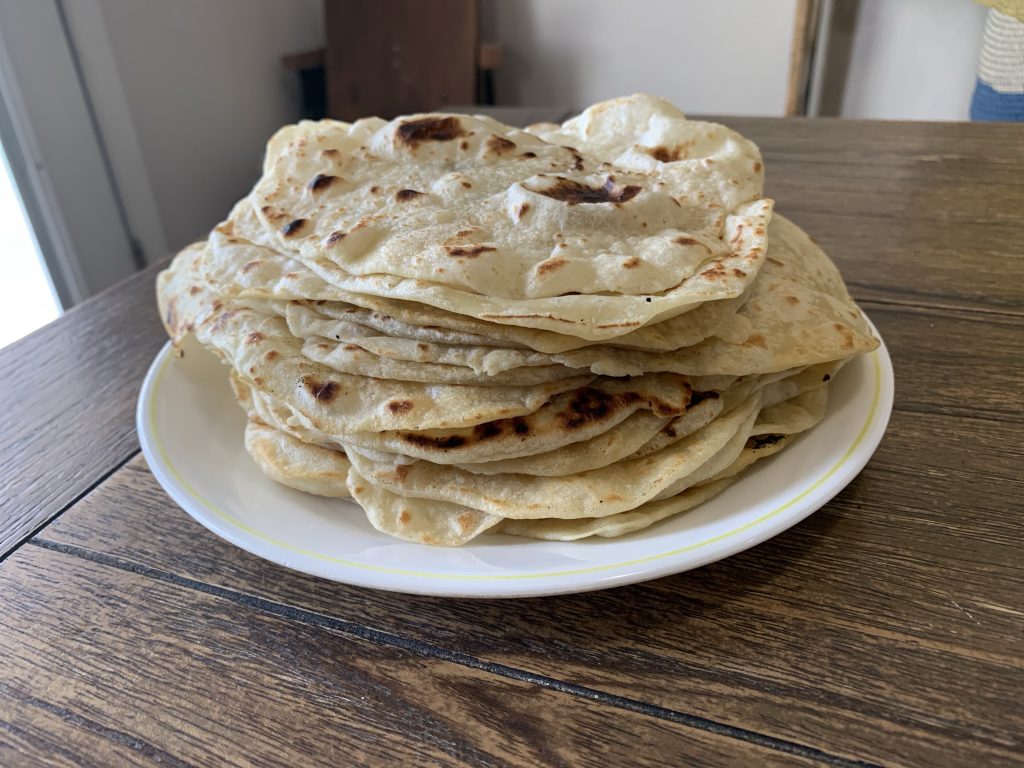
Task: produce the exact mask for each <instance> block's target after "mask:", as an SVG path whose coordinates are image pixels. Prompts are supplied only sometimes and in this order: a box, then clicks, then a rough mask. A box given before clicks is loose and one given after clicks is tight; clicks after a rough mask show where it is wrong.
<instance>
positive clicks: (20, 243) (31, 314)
mask: <svg viewBox="0 0 1024 768" xmlns="http://www.w3.org/2000/svg"><path fill="white" fill-rule="evenodd" d="M0 159H2V160H3V170H2V172H0V347H5V346H7V345H8V344H10V343H11V342H12V341H17V340H18V339H20V338H21V337H22V336H26V335H28V334H30V333H32V331H34V330H36V329H37V328H40V327H42V326H44V325H46V324H47V323H48V322H50V321H51V320H54V319H55V318H56V317H57V316H58V315H60V313H61V307H60V302H58V300H57V296H56V294H55V293H54V291H53V286H52V285H51V283H50V276H49V274H48V273H47V271H46V267H45V266H44V264H43V260H42V259H41V258H40V257H39V248H38V246H37V244H36V239H35V235H34V234H33V233H32V227H31V226H30V225H29V222H28V218H27V217H26V216H25V209H24V208H23V207H22V205H21V198H20V197H19V195H18V190H17V189H16V188H15V186H14V179H13V178H12V177H11V168H10V166H9V165H8V163H7V155H6V153H5V152H4V151H3V147H0Z"/></svg>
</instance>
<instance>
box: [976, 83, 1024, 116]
mask: <svg viewBox="0 0 1024 768" xmlns="http://www.w3.org/2000/svg"><path fill="white" fill-rule="evenodd" d="M971 120H1015V121H1024V93H1008V92H1003V91H997V90H996V89H995V88H993V87H992V86H991V85H989V84H988V83H986V82H984V81H983V80H981V79H980V78H979V79H978V82H977V84H976V85H975V86H974V97H973V98H972V99H971Z"/></svg>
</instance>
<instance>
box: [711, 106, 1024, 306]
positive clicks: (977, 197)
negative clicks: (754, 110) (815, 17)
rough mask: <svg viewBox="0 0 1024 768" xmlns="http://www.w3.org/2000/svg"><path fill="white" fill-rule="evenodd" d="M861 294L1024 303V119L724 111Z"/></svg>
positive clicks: (775, 189) (769, 185)
mask: <svg viewBox="0 0 1024 768" xmlns="http://www.w3.org/2000/svg"><path fill="white" fill-rule="evenodd" d="M716 119H719V120H721V121H722V122H724V123H726V124H727V125H730V126H731V127H733V128H735V129H736V130H738V131H740V132H741V133H743V135H745V136H747V137H748V138H750V139H751V140H753V141H755V142H756V143H757V144H758V145H759V146H760V148H761V151H762V153H763V154H764V160H765V173H766V184H765V192H766V194H768V195H769V196H771V197H773V198H775V200H776V204H777V208H776V210H778V211H779V212H780V213H782V214H784V215H786V216H789V217H790V218H792V219H793V220H794V221H796V222H797V223H798V224H800V225H801V226H803V227H805V228H806V229H807V231H808V232H809V233H810V234H811V235H812V236H814V237H815V238H816V239H817V240H819V241H820V242H821V244H822V246H823V247H824V248H825V251H826V252H827V253H828V254H829V255H830V256H831V257H832V258H833V259H834V260H835V261H836V262H837V263H838V264H839V266H840V268H841V269H842V271H843V274H844V277H845V278H846V280H847V282H848V283H849V284H850V286H851V289H852V291H853V293H854V295H855V297H857V298H858V299H871V298H873V299H881V300H888V301H899V302H902V303H908V304H932V305H950V306H957V307H961V308H969V309H976V308H985V309H990V310H993V311H1000V312H1009V313H1015V314H1021V313H1022V312H1024V242H1022V240H1021V238H1020V236H1019V233H1020V232H1021V231H1022V229H1024V128H1022V127H1021V126H1019V125H1011V124H996V123H989V124H985V125H982V124H978V123H896V122H878V121H875V122H872V121H864V120H822V119H818V120H814V119H801V118H793V119H786V120H766V119H763V118H760V119H759V118H736V117H723V118H716Z"/></svg>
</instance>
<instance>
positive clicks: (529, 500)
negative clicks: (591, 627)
mask: <svg viewBox="0 0 1024 768" xmlns="http://www.w3.org/2000/svg"><path fill="white" fill-rule="evenodd" d="M759 406H760V395H759V394H758V395H756V396H755V397H753V398H751V399H750V400H749V401H748V402H747V403H745V404H744V405H743V406H741V407H739V408H737V409H735V410H734V411H733V412H732V413H729V414H726V415H725V416H723V417H721V418H719V419H716V420H714V421H713V422H711V424H709V425H708V426H706V427H704V428H703V429H701V430H698V431H697V432H695V433H694V434H692V435H690V436H689V437H687V438H686V439H685V440H682V441H680V442H679V443H676V444H674V445H671V446H669V447H668V448H665V449H664V450H662V451H659V452H657V453H654V454H651V455H650V456H644V457H642V458H639V459H631V460H625V461H621V462H618V463H616V464H613V465H611V466H607V467H602V468H601V469H597V470H591V471H590V472H581V473H577V474H572V475H565V476H561V477H531V476H529V475H477V474H473V473H471V472H466V471H464V470H460V469H456V468H453V467H445V466H440V465H437V464H432V463H429V462H423V461H418V462H414V463H412V464H384V465H382V464H379V463H375V462H373V461H371V460H369V459H367V457H365V456H363V455H362V454H360V453H359V451H358V450H357V449H353V448H351V446H349V445H348V444H346V445H345V452H346V453H347V454H348V456H349V458H350V460H351V461H352V466H353V467H354V468H355V470H356V471H357V472H358V473H359V474H360V475H361V476H362V477H363V478H365V479H366V480H367V481H368V482H370V483H372V484H374V485H377V486H380V487H382V488H385V489H386V490H390V491H392V492H393V493H396V494H398V495H401V496H407V497H414V498H428V499H432V500H437V501H446V502H451V503H456V504H461V505H463V506H467V507H470V508H472V509H477V510H480V511H481V512H487V513H489V514H494V515H499V516H501V517H513V518H517V519H537V518H545V517H558V518H576V517H605V516H607V515H611V514H615V513H616V512H623V511H626V510H629V509H633V508H635V507H637V506H639V505H640V504H642V503H644V502H645V501H649V500H650V499H652V498H654V497H655V496H656V495H657V494H658V493H660V492H661V491H662V490H663V489H664V488H666V487H668V486H669V485H671V484H672V483H675V482H677V481H679V480H681V479H683V478H684V477H686V476H687V475H689V474H691V473H692V472H694V471H695V470H697V469H698V468H699V467H700V466H701V465H702V464H703V463H704V462H706V461H708V460H709V459H710V458H711V457H712V456H714V455H715V454H716V453H718V451H720V450H721V449H722V448H723V447H724V446H725V445H726V444H727V443H728V442H729V440H730V439H731V438H732V437H733V436H734V435H735V434H736V433H737V432H739V431H743V430H747V431H749V429H750V426H751V425H752V424H753V422H754V418H755V417H756V416H757V411H758V408H759Z"/></svg>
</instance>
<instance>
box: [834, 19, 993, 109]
mask: <svg viewBox="0 0 1024 768" xmlns="http://www.w3.org/2000/svg"><path fill="white" fill-rule="evenodd" d="M838 1H839V2H842V0H838ZM987 10H988V9H987V8H985V7H984V6H981V5H979V4H977V3H974V2H971V0H861V5H860V12H859V14H858V17H857V27H856V31H855V32H854V38H853V51H852V53H851V57H850V68H849V72H848V76H847V81H846V93H845V96H844V98H843V107H842V112H841V114H842V116H843V117H871V118H883V119H906V120H966V119H967V118H968V109H969V107H970V103H971V94H972V93H973V91H974V79H975V76H976V73H977V69H978V50H979V48H980V46H981V33H982V29H983V27H984V24H985V14H986V11H987Z"/></svg>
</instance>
